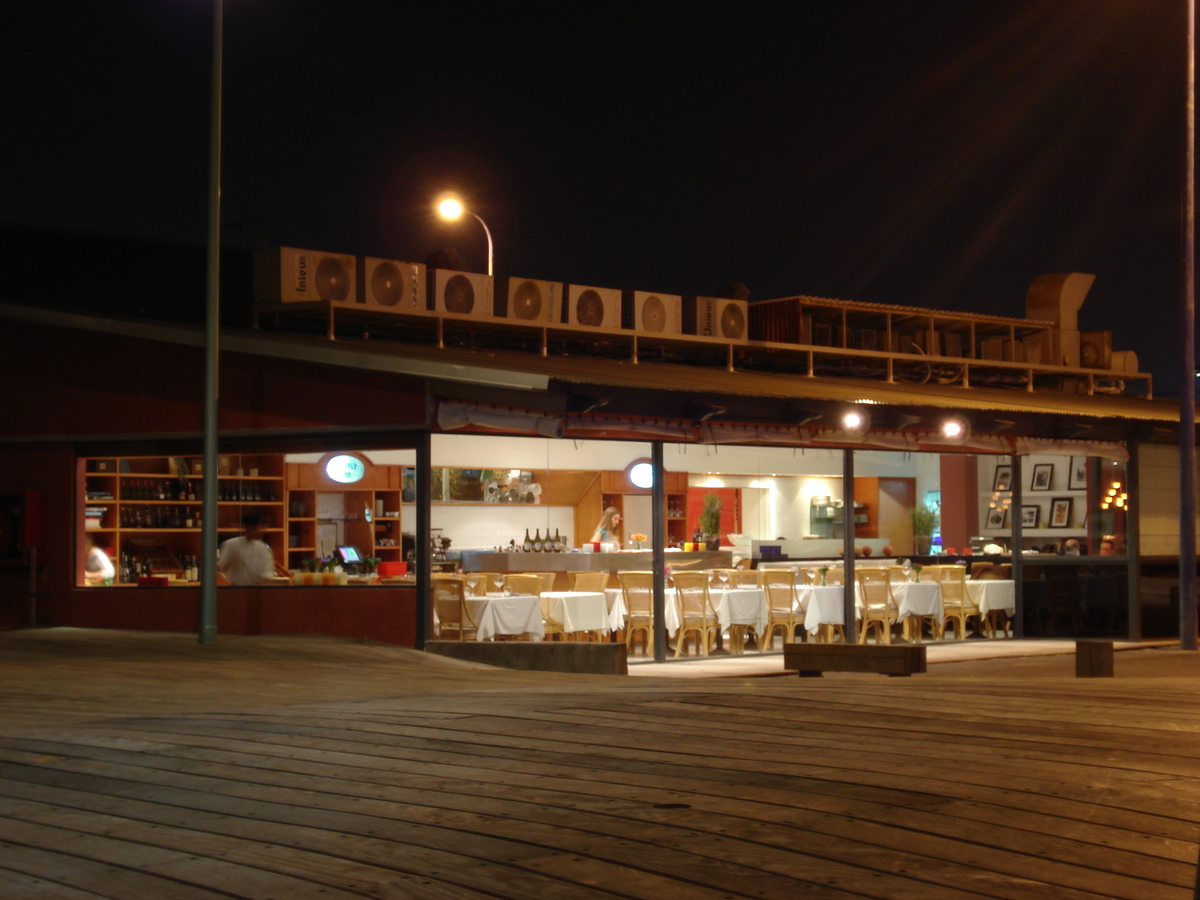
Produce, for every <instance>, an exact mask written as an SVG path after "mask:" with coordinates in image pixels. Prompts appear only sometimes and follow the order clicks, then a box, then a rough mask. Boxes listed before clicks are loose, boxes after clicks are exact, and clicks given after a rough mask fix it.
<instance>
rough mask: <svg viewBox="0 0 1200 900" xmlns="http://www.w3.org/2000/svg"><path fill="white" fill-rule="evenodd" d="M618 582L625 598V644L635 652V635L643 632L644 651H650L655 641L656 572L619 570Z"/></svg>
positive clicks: (630, 650)
mask: <svg viewBox="0 0 1200 900" xmlns="http://www.w3.org/2000/svg"><path fill="white" fill-rule="evenodd" d="M617 582H618V583H619V584H620V585H621V595H622V597H623V598H624V600H625V612H626V619H625V646H626V648H627V649H628V651H629V652H630V653H632V652H633V636H634V634H636V633H637V632H639V631H640V632H642V634H643V636H644V639H643V643H642V652H643V653H644V654H647V655H648V654H649V653H650V647H651V646H652V645H653V642H654V573H653V572H618V573H617Z"/></svg>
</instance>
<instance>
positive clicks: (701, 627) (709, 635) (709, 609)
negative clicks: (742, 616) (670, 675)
mask: <svg viewBox="0 0 1200 900" xmlns="http://www.w3.org/2000/svg"><path fill="white" fill-rule="evenodd" d="M672 580H673V581H674V582H675V603H676V608H677V609H678V610H679V634H678V635H677V636H676V638H675V656H676V657H678V656H681V655H682V654H683V648H684V646H685V644H686V642H687V636H688V635H689V634H693V635H695V636H696V653H697V655H698V656H701V655H702V656H708V651H709V650H710V649H711V647H712V643H713V639H714V637H715V636H716V633H717V632H718V631H719V630H720V628H721V624H720V622H719V621H718V619H717V611H716V610H715V609H714V608H713V602H712V595H711V594H709V592H708V582H709V577H708V573H707V572H675V573H674V574H673V575H672Z"/></svg>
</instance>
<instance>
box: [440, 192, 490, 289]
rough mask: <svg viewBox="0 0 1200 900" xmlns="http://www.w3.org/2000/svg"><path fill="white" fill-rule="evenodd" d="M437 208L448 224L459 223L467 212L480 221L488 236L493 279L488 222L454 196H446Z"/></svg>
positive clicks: (488, 270) (488, 271)
mask: <svg viewBox="0 0 1200 900" xmlns="http://www.w3.org/2000/svg"><path fill="white" fill-rule="evenodd" d="M435 208H436V209H437V213H438V215H439V216H441V217H442V218H443V219H445V220H446V221H447V222H457V221H458V220H459V219H461V218H462V215H463V213H465V212H466V213H471V215H473V216H475V218H476V219H477V220H478V221H479V224H480V225H482V226H483V233H484V234H485V235H487V242H488V268H487V273H488V277H491V275H492V232H491V231H489V230H488V227H487V222H485V221H483V219H480V218H479V216H478V215H477V214H476V213H473V212H471V211H470V210H469V209H467V208H466V207H465V206H463V204H462V201H461V200H459V199H458V198H457V197H455V196H453V195H446V196H444V197H442V199H441V200H439V201H438V202H437V205H436V207H435Z"/></svg>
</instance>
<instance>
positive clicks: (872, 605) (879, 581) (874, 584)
mask: <svg viewBox="0 0 1200 900" xmlns="http://www.w3.org/2000/svg"><path fill="white" fill-rule="evenodd" d="M854 577H855V579H856V580H857V581H858V589H859V593H860V595H861V597H862V603H863V611H862V629H861V631H860V632H859V638H858V639H859V642H860V643H863V644H865V643H866V642H867V635H868V634H869V633H870V630H871V626H872V625H874V626H875V630H876V642H877V643H882V644H890V643H891V642H892V624H893V623H894V622H895V621H896V619H897V618H898V616H899V612H900V611H899V610H898V609H897V608H896V600H895V598H894V597H893V596H892V584H891V582H890V581H888V576H887V572H886V571H885V570H884V569H882V568H874V567H865V568H857V569H855V571H854Z"/></svg>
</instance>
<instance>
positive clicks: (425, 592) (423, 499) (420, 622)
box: [400, 431, 433, 650]
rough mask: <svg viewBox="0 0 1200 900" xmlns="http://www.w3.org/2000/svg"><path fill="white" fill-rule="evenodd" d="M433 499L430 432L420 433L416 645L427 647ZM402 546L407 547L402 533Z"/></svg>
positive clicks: (418, 444)
mask: <svg viewBox="0 0 1200 900" xmlns="http://www.w3.org/2000/svg"><path fill="white" fill-rule="evenodd" d="M432 500H433V454H432V451H431V449H430V436H429V432H428V431H423V432H421V435H420V436H419V437H418V438H417V492H416V501H417V535H416V542H417V545H416V546H415V547H414V548H413V550H414V551H415V552H414V553H413V561H414V562H415V563H416V566H417V610H416V616H417V623H416V625H417V627H416V641H415V642H416V647H417V649H418V650H424V649H425V642H426V641H427V640H429V635H430V634H431V632H432V628H431V626H432V624H433V615H432V612H431V604H430V602H429V598H430V590H431V581H430V577H429V576H430V574H431V571H430V570H431V569H432V567H433V547H432V545H431V544H430V542H429V534H430V531H429V529H430V523H431V522H432V519H431V515H432V513H431V509H432ZM400 546H401V547H403V546H404V538H403V536H401V539H400Z"/></svg>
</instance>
